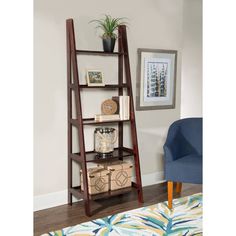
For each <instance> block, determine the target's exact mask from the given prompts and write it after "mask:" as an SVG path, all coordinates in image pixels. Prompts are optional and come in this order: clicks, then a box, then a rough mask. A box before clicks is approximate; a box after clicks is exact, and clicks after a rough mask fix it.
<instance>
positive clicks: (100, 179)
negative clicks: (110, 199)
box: [80, 167, 109, 195]
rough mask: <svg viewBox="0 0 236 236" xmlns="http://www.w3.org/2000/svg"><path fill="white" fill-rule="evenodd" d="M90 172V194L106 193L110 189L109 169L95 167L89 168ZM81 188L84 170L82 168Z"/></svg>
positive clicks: (88, 171) (82, 188)
mask: <svg viewBox="0 0 236 236" xmlns="http://www.w3.org/2000/svg"><path fill="white" fill-rule="evenodd" d="M87 174H88V191H89V194H90V195H94V194H98V193H104V192H107V191H108V190H109V171H108V170H105V169H104V168H103V167H95V168H89V169H87ZM80 178H81V190H82V191H84V186H83V172H82V170H80Z"/></svg>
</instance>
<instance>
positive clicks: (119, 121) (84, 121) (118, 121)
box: [70, 118, 130, 127]
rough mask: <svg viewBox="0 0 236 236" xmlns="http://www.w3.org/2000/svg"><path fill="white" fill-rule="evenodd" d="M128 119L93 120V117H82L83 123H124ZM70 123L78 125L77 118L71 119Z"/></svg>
mask: <svg viewBox="0 0 236 236" xmlns="http://www.w3.org/2000/svg"><path fill="white" fill-rule="evenodd" d="M129 121H130V120H106V121H95V119H94V118H85V119H83V125H101V124H113V123H124V122H129ZM70 123H71V124H72V125H74V126H76V127H78V126H79V122H78V120H77V119H71V120H70Z"/></svg>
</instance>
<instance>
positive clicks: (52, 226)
mask: <svg viewBox="0 0 236 236" xmlns="http://www.w3.org/2000/svg"><path fill="white" fill-rule="evenodd" d="M199 192H202V186H201V185H193V184H183V188H182V193H181V194H177V193H174V198H178V197H184V196H188V195H191V194H194V193H199ZM143 193H144V203H143V204H140V203H138V201H137V196H136V194H134V193H130V194H125V195H121V196H116V197H113V198H109V200H108V199H106V200H104V199H100V200H97V201H92V204H91V206H92V209H93V210H94V212H95V214H94V215H93V216H92V217H87V216H86V215H85V212H84V204H83V201H80V202H76V203H74V204H72V206H69V205H62V206H58V207H53V208H50V209H46V210H42V211H37V212H34V235H35V236H39V235H41V234H43V233H47V232H50V231H55V230H59V229H62V228H65V227H68V226H73V225H77V224H80V223H82V222H86V221H90V220H93V219H97V218H101V217H105V216H108V215H112V214H117V213H120V212H123V211H128V210H132V209H135V208H138V207H143V206H149V205H152V204H156V203H159V202H163V201H166V200H167V188H166V183H162V184H156V185H152V186H147V187H144V188H143Z"/></svg>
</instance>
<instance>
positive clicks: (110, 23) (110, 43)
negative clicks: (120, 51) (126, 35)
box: [89, 15, 126, 52]
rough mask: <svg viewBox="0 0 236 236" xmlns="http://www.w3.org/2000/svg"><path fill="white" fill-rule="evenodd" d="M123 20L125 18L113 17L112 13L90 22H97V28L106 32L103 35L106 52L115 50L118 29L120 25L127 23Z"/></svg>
mask: <svg viewBox="0 0 236 236" xmlns="http://www.w3.org/2000/svg"><path fill="white" fill-rule="evenodd" d="M123 20H124V18H112V17H111V16H110V15H105V17H104V18H102V19H99V20H92V21H90V22H89V23H92V22H95V23H97V27H96V28H100V29H102V31H103V32H104V33H103V34H102V36H101V37H102V42H103V50H104V52H113V50H114V47H115V42H116V38H117V34H116V31H117V30H118V27H119V25H125V24H126V23H125V22H124V21H123Z"/></svg>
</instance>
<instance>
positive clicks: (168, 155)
mask: <svg viewBox="0 0 236 236" xmlns="http://www.w3.org/2000/svg"><path fill="white" fill-rule="evenodd" d="M163 149H164V155H165V162H171V161H174V160H175V159H176V157H175V156H174V155H173V152H172V150H171V148H170V146H168V145H167V144H165V145H164V146H163Z"/></svg>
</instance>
